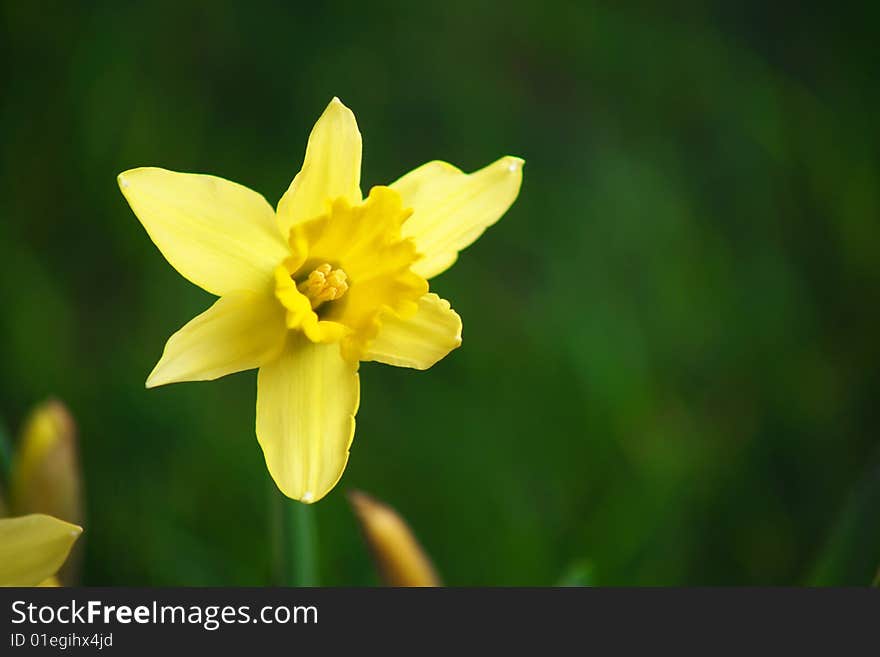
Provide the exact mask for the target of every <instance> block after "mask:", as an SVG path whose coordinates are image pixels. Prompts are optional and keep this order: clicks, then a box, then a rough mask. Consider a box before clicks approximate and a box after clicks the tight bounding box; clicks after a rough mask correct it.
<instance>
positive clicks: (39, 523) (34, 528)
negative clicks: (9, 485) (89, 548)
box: [0, 514, 82, 586]
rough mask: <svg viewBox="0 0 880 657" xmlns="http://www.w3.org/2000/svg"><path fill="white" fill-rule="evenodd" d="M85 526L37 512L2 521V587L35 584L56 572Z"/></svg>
mask: <svg viewBox="0 0 880 657" xmlns="http://www.w3.org/2000/svg"><path fill="white" fill-rule="evenodd" d="M81 533H82V528H81V527H77V526H76V525H71V524H70V523H68V522H64V521H63V520H58V519H57V518H53V517H52V516H45V515H40V514H34V515H29V516H21V517H19V518H5V519H3V520H0V586H36V585H38V584H40V583H41V582H43V581H45V580H46V579H48V578H49V577H51V576H52V575H54V574H55V573H56V572H57V571H58V569H59V568H60V567H61V565H62V564H63V563H64V560H65V559H66V558H67V555H68V553H69V552H70V548H71V547H72V546H73V543H74V541H76V539H77V538H78V537H79V535H80V534H81Z"/></svg>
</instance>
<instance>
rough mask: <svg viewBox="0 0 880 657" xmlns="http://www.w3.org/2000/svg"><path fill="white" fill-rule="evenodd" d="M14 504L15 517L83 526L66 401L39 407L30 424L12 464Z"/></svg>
mask: <svg viewBox="0 0 880 657" xmlns="http://www.w3.org/2000/svg"><path fill="white" fill-rule="evenodd" d="M9 504H10V507H11V511H12V512H13V513H14V514H15V515H27V514H32V513H40V514H46V515H50V516H54V517H55V518H59V519H61V520H64V521H67V522H70V523H74V524H77V525H81V524H82V521H83V505H82V483H81V473H80V468H79V457H78V454H77V440H76V425H75V423H74V421H73V417H72V416H71V415H70V413H69V412H68V410H67V408H66V407H65V406H64V404H62V403H61V402H60V401H57V400H49V401H46V402H44V403H42V404H40V405H38V406H37V407H36V408H34V410H33V411H32V412H31V414H30V416H28V418H27V420H26V421H25V424H24V428H23V429H22V432H21V439H20V441H19V444H18V450H17V451H16V454H15V456H14V458H13V462H12V473H11V486H10V499H9ZM78 556H79V555H77V554H74V555H73V556H72V557H71V558H70V559H69V560H68V562H67V564H66V566H65V568H64V569H63V570H62V572H61V573H60V579H61V581H62V582H63V583H70V582H71V581H72V579H75V578H74V577H73V575H74V573H75V571H76V570H77V562H78Z"/></svg>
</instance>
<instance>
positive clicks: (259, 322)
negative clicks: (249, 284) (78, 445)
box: [147, 292, 287, 388]
mask: <svg viewBox="0 0 880 657" xmlns="http://www.w3.org/2000/svg"><path fill="white" fill-rule="evenodd" d="M284 312H285V311H284V308H283V307H282V306H281V304H280V303H278V301H276V300H275V299H274V298H273V297H270V296H267V295H262V294H255V293H253V292H234V293H232V294H228V295H226V296H224V297H221V298H220V299H218V300H217V301H216V302H215V303H214V305H213V306H211V307H210V308H208V310H206V311H205V312H203V313H202V314H201V315H199V316H197V317H195V318H194V319H192V320H191V321H190V322H189V323H188V324H186V325H185V326H184V327H183V328H181V329H180V330H179V331H177V333H175V334H174V335H172V336H171V337H170V338H169V339H168V343H167V344H166V345H165V351H164V353H163V354H162V358H161V359H160V360H159V363H158V364H157V365H156V367H155V368H154V369H153V372H152V373H151V374H150V376H149V378H148V379H147V387H148V388H154V387H156V386H161V385H165V384H166V383H177V382H180V381H211V380H213V379H217V378H219V377H221V376H225V375H227V374H232V373H233V372H241V371H243V370H250V369H253V368H255V367H259V366H260V365H262V364H264V363H266V362H268V361H270V360H272V359H273V358H275V357H276V356H278V354H279V353H280V352H281V348H282V347H283V346H284V337H285V334H286V333H287V327H286V326H285V323H284Z"/></svg>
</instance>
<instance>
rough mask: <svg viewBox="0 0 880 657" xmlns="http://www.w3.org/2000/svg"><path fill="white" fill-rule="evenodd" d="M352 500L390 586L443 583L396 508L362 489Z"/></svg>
mask: <svg viewBox="0 0 880 657" xmlns="http://www.w3.org/2000/svg"><path fill="white" fill-rule="evenodd" d="M348 501H349V502H350V503H351V506H352V507H353V508H354V511H355V514H356V515H357V518H358V520H359V521H360V525H361V529H362V531H363V533H364V538H365V539H366V541H367V544H368V545H369V546H370V551H371V552H372V554H373V559H374V560H375V562H376V566H377V567H378V568H379V572H380V575H381V577H382V580H383V582H384V583H385V584H386V585H387V586H442V583H441V582H440V578H439V577H438V576H437V571H436V570H435V569H434V566H433V564H432V563H431V560H430V559H429V558H428V555H427V554H425V551H424V550H423V549H422V547H421V546H420V545H419V542H418V541H417V540H416V537H415V536H414V535H413V533H412V531H410V528H409V527H408V526H407V524H406V522H405V521H404V520H403V518H401V517H400V515H399V514H398V513H397V512H396V511H395V510H394V509H392V508H391V507H390V506H387V505H386V504H383V503H381V502H379V501H378V500H375V499H374V498H372V497H370V496H369V495H367V494H366V493H361V492H360V491H352V492H350V493H349V494H348Z"/></svg>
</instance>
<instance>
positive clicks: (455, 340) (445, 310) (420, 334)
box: [363, 294, 461, 370]
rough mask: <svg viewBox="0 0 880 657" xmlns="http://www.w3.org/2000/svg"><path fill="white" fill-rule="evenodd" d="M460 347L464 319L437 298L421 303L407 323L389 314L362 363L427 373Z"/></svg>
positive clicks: (424, 298) (425, 298) (426, 297)
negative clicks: (367, 362)
mask: <svg viewBox="0 0 880 657" xmlns="http://www.w3.org/2000/svg"><path fill="white" fill-rule="evenodd" d="M460 345H461V317H459V316H458V313H456V312H455V311H454V310H452V308H450V306H449V302H448V301H446V300H445V299H441V298H440V297H438V296H437V295H436V294H426V295H424V296H423V297H422V298H421V299H419V309H418V312H417V313H416V314H415V316H413V317H410V318H408V319H400V318H399V317H397V316H395V315H393V314H390V313H387V314H385V315H383V316H382V319H381V328H380V329H379V334H378V335H377V336H376V338H375V340H373V341H372V342H371V343H370V344H369V346H368V347H367V349H366V352H365V353H364V357H363V360H375V361H378V362H380V363H386V364H388V365H395V366H397V367H413V368H415V369H417V370H426V369H428V368H429V367H431V366H432V365H433V364H434V363H436V362H437V361H439V360H440V359H441V358H443V357H444V356H446V354H448V353H449V352H450V351H452V350H453V349H455V348H457V347H459V346H460Z"/></svg>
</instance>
